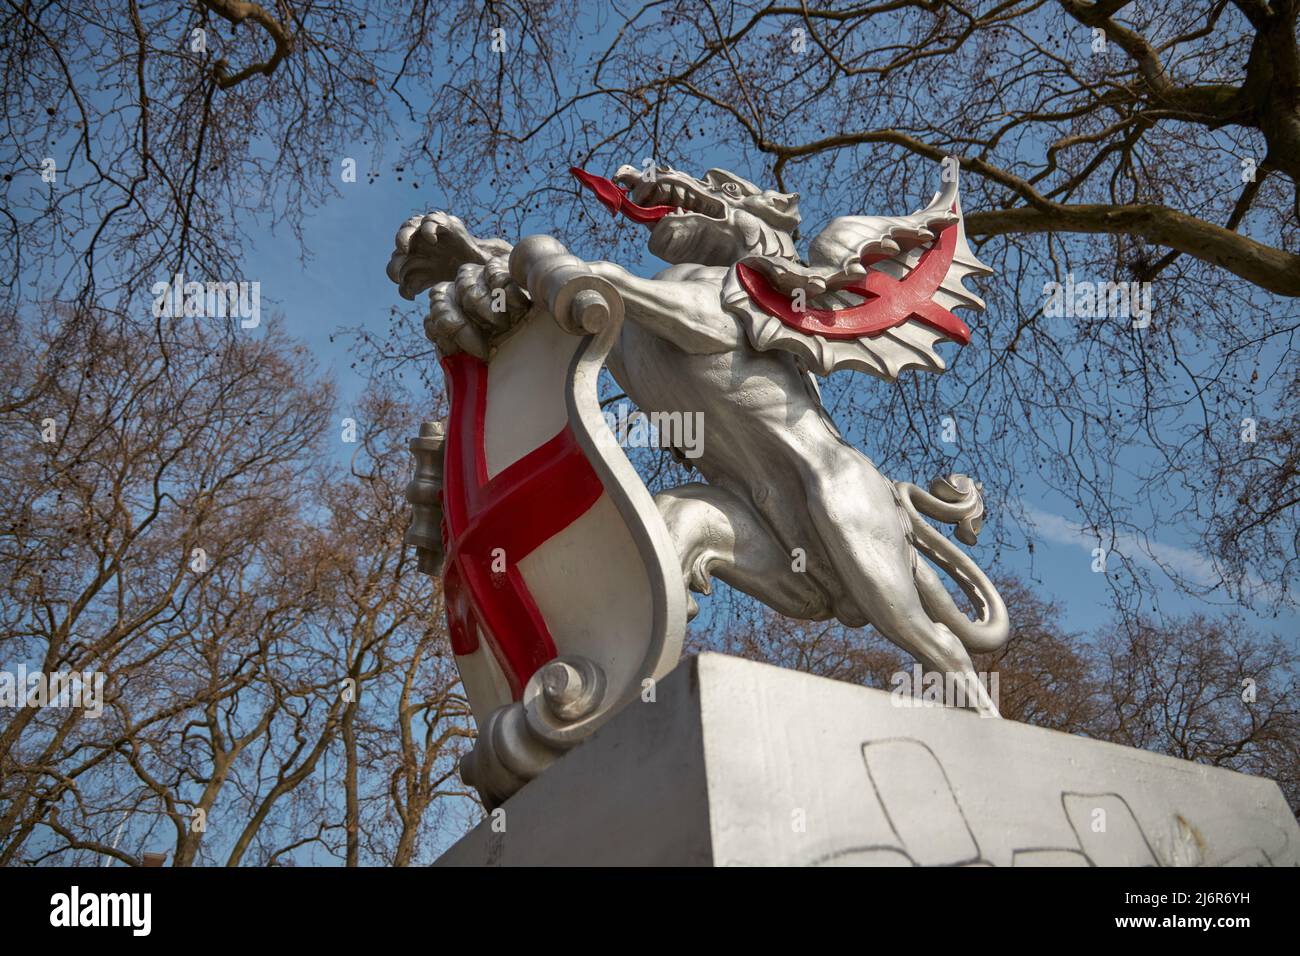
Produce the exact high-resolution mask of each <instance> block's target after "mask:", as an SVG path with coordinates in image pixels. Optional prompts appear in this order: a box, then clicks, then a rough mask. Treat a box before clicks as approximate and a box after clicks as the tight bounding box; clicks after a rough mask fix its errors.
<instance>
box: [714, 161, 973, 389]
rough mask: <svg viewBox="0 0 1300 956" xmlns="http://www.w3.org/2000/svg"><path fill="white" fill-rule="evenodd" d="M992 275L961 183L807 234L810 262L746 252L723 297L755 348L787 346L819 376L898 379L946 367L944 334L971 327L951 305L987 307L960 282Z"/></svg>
mask: <svg viewBox="0 0 1300 956" xmlns="http://www.w3.org/2000/svg"><path fill="white" fill-rule="evenodd" d="M974 274H980V275H991V274H992V270H991V269H989V268H988V267H987V266H986V265H984V264H983V263H982V262H980V261H979V260H978V259H977V258H976V257H975V253H974V252H973V251H972V250H971V248H970V245H969V244H968V243H967V242H966V230H965V226H964V220H963V217H962V213H961V204H960V200H959V197H958V189H957V181H956V178H955V177H954V179H953V181H952V182H950V183H946V184H945V186H944V188H943V190H942V191H941V192H939V193H938V194H936V195H935V197H934V199H933V200H932V201H931V203H930V205H928V206H926V207H925V208H924V209H921V210H919V211H917V212H915V213H913V214H912V215H910V216H893V217H887V216H842V217H840V218H838V219H833V220H831V222H830V224H829V225H828V226H827V227H826V229H825V230H824V231H823V232H822V233H821V234H820V235H819V236H817V238H816V239H814V240H813V242H812V244H811V246H810V247H809V251H808V265H803V264H802V263H800V262H797V261H794V260H792V259H784V258H781V257H779V256H748V257H746V258H744V259H742V260H740V261H739V262H738V263H736V265H734V266H733V267H732V268H731V271H730V272H729V273H728V274H727V278H726V280H725V281H724V283H723V289H722V304H723V307H724V308H726V309H727V310H728V311H729V312H731V313H732V314H733V315H735V316H736V317H737V318H738V319H740V321H741V324H742V325H744V327H745V331H746V334H747V335H748V337H749V340H750V342H751V344H752V345H753V346H754V348H756V349H760V350H767V349H781V350H783V351H787V352H793V353H794V354H795V355H796V356H798V357H799V358H800V359H802V360H803V362H804V364H805V365H806V366H807V367H808V368H809V369H810V370H811V371H813V372H814V373H816V374H818V375H829V374H831V372H834V371H835V370H837V369H841V368H856V369H861V370H862V371H864V372H867V373H868V374H871V375H875V376H876V377H878V378H883V379H885V380H886V381H890V382H892V381H894V380H895V379H896V378H897V377H898V374H899V372H901V371H903V370H905V369H911V368H919V369H926V370H929V371H933V372H942V371H943V370H944V368H945V367H946V366H945V365H944V361H943V358H942V357H941V356H940V355H939V353H938V352H937V351H935V346H936V345H937V344H938V343H939V342H942V341H953V342H957V343H958V344H960V345H965V344H966V343H967V342H969V341H970V330H969V329H968V328H967V327H966V325H965V323H963V322H962V321H961V320H960V319H958V318H957V317H956V316H955V315H953V313H952V310H953V309H955V308H958V307H964V308H972V309H983V308H984V301H983V300H982V299H980V297H979V296H977V295H975V294H974V293H972V292H971V291H970V290H968V289H967V288H966V287H965V286H964V285H963V284H962V280H963V279H965V278H966V277H967V276H969V275H974Z"/></svg>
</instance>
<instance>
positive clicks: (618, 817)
mask: <svg viewBox="0 0 1300 956" xmlns="http://www.w3.org/2000/svg"><path fill="white" fill-rule="evenodd" d="M503 809H504V811H505V812H504V817H502V816H501V815H498V817H497V819H496V830H494V827H493V822H494V821H493V819H492V818H488V819H486V820H484V821H483V822H482V823H481V824H479V826H478V827H476V828H475V829H474V830H472V831H471V832H470V833H468V834H467V835H466V836H465V837H464V838H463V839H461V840H460V842H458V843H457V844H456V845H455V846H453V847H452V848H451V849H450V850H449V851H448V852H447V853H446V854H445V855H444V856H443V857H442V858H441V859H440V860H439V861H438V864H439V865H444V866H447V865H451V866H456V865H507V866H509V865H597V866H604V865H698V866H709V865H719V866H722V865H869V866H909V865H952V864H974V865H995V866H1087V865H1089V864H1095V865H1103V866H1105V865H1113V866H1114V865H1117V866H1176V865H1192V866H1195V865H1210V866H1215V865H1256V864H1259V865H1270V864H1271V865H1295V864H1297V863H1300V828H1297V825H1296V821H1295V818H1294V817H1293V816H1292V814H1291V813H1290V811H1289V809H1288V807H1287V805H1286V802H1285V801H1284V800H1283V798H1282V793H1281V791H1280V790H1279V789H1278V787H1277V784H1275V783H1274V782H1272V781H1271V780H1266V779H1263V778H1259V777H1251V776H1246V775H1244V774H1239V773H1233V772H1231V771H1228V770H1220V769H1216V768H1213V767H1206V766H1201V765H1199V764H1193V763H1188V762H1186V761H1182V760H1176V759H1173V758H1170V757H1163V756H1158V755H1156V754H1151V753H1147V752H1145V751H1141V750H1133V749H1131V748H1127V747H1120V746H1117V745H1115V744H1108V743H1102V742H1099V741H1095V740H1087V739H1084V738H1082V737H1075V736H1071V735H1068V734H1062V733H1058V732H1055V731H1050V730H1043V729H1040V728H1036V727H1030V726H1027V725H1025V724H1019V723H1015V722H1012V721H1004V720H986V719H982V718H980V717H978V716H976V715H975V714H973V713H971V712H968V711H958V710H952V709H946V708H941V707H919V706H917V707H901V706H898V701H897V700H896V699H895V698H894V697H892V696H891V695H890V694H889V693H887V692H885V691H879V690H870V689H867V688H864V687H859V686H856V685H853V684H844V683H839V682H837V681H832V680H827V679H825V678H820V677H811V676H809V675H807V674H802V673H798V672H796V671H789V670H783V669H780V668H776V667H770V666H767V665H764V664H755V663H752V662H749V661H743V660H739V659H737V658H732V657H725V656H722V655H718V654H705V655H702V656H700V657H697V658H687V659H686V660H683V661H682V663H681V664H680V665H679V666H678V667H677V669H676V670H674V671H673V672H672V674H670V675H669V676H668V677H667V678H666V679H665V680H663V681H661V682H660V684H659V686H658V687H657V688H656V693H655V700H654V702H652V703H645V702H637V703H634V704H630V705H628V706H627V707H625V708H624V709H623V710H622V712H620V713H619V714H618V715H617V716H616V717H615V718H614V719H613V720H612V721H611V723H609V724H608V725H607V726H605V727H604V728H602V729H601V730H600V731H598V732H597V733H596V735H595V736H594V737H593V738H592V739H591V740H589V741H587V742H586V743H584V744H582V745H580V746H579V747H578V748H577V749H575V750H574V751H572V752H571V753H569V754H567V755H566V756H565V757H564V758H563V759H561V760H560V761H559V763H557V764H556V765H555V766H553V767H552V768H551V769H549V770H548V771H547V772H546V773H545V774H544V775H543V776H542V777H540V778H539V779H537V780H534V781H533V782H532V783H530V784H528V785H527V786H526V787H524V789H523V790H521V791H520V792H519V793H517V794H516V795H515V796H513V797H512V798H511V799H510V800H509V801H507V802H506V804H505V805H504V808H503ZM502 824H504V832H497V831H498V830H500V828H501V826H502Z"/></svg>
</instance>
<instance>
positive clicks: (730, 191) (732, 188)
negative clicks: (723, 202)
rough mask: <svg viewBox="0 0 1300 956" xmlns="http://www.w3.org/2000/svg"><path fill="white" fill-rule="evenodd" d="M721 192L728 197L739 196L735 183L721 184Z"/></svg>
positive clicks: (738, 189) (738, 188)
mask: <svg viewBox="0 0 1300 956" xmlns="http://www.w3.org/2000/svg"><path fill="white" fill-rule="evenodd" d="M722 191H723V192H724V193H726V194H727V195H728V196H739V195H740V187H739V186H737V185H736V184H735V183H723V184H722Z"/></svg>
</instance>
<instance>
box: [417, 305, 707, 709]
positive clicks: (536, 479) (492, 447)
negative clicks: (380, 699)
mask: <svg viewBox="0 0 1300 956" xmlns="http://www.w3.org/2000/svg"><path fill="white" fill-rule="evenodd" d="M617 334H618V328H617V327H616V326H614V325H613V324H611V326H610V327H608V328H605V329H603V330H602V331H601V332H600V333H598V334H594V335H573V334H570V333H568V332H565V331H564V330H562V329H561V328H560V326H559V325H558V324H557V322H556V321H555V319H554V318H553V317H552V316H551V314H550V313H549V312H547V311H545V310H544V309H543V308H541V307H534V308H533V310H532V311H531V312H530V313H529V314H528V316H527V317H526V318H525V319H524V320H523V322H522V323H521V324H520V325H519V327H518V328H517V329H516V330H515V331H514V332H513V333H512V334H511V335H510V336H509V337H508V338H506V339H505V340H504V341H503V342H501V343H500V344H499V345H498V347H497V348H496V350H495V351H494V353H493V355H492V357H491V359H490V361H486V362H485V361H482V360H480V359H477V358H474V357H473V356H470V355H467V354H464V353H460V354H455V355H450V356H447V357H446V358H444V360H443V370H444V374H445V376H446V380H447V383H448V388H449V391H450V395H451V414H450V416H449V419H448V423H447V438H446V444H445V446H444V460H443V476H444V477H443V491H442V496H443V544H444V549H445V552H446V555H447V560H446V565H445V569H444V572H443V573H444V578H443V586H444V597H445V602H446V609H447V621H448V625H449V628H450V631H451V640H452V649H453V651H454V652H455V654H456V661H457V664H458V665H459V667H460V672H461V677H462V681H463V683H464V685H465V690H466V693H467V694H468V696H469V699H470V704H471V707H472V708H473V711H474V714H475V717H476V719H477V720H478V722H479V724H480V726H482V722H483V720H484V719H485V717H486V716H487V715H488V714H490V713H491V712H492V711H493V710H495V709H496V708H498V707H501V706H504V705H506V704H509V703H511V702H512V701H517V700H519V699H520V696H521V694H522V692H523V688H524V687H525V685H526V684H527V683H528V680H529V678H530V677H532V675H533V674H534V673H535V672H536V671H537V670H538V668H540V667H541V666H542V665H543V664H545V663H546V662H547V661H550V660H552V659H554V658H555V657H557V656H559V655H579V656H582V657H585V658H586V659H588V660H591V661H593V662H595V663H596V664H597V665H598V666H599V667H600V668H601V670H602V671H603V672H604V675H605V681H606V692H605V698H606V703H605V704H603V705H602V709H605V708H609V709H612V708H613V707H614V706H617V704H618V703H620V702H622V701H624V700H627V699H630V698H631V697H633V696H635V695H636V694H637V693H639V692H640V689H641V685H642V682H643V681H644V680H645V679H647V678H652V677H658V676H660V674H661V672H662V671H664V670H667V669H668V668H670V667H671V666H672V664H673V663H674V662H675V661H676V660H677V657H678V654H679V653H680V646H681V638H682V634H683V632H684V629H685V615H686V611H685V589H684V586H683V584H682V578H681V572H680V570H679V567H678V561H677V557H676V553H675V551H674V549H673V547H672V544H671V541H670V539H669V536H668V531H667V528H666V527H665V525H664V522H663V519H662V518H661V517H660V515H659V511H658V509H657V508H656V506H655V504H654V500H653V499H652V498H651V496H650V494H649V492H648V491H647V490H646V488H645V485H644V484H643V483H642V481H641V480H640V478H639V477H638V476H637V474H636V471H635V470H634V469H633V467H632V464H631V463H630V462H629V461H628V459H627V457H626V455H625V454H624V453H623V450H622V449H621V448H620V447H619V446H618V442H617V440H616V438H615V437H614V435H613V433H612V432H611V430H610V428H609V426H608V425H607V424H606V421H605V418H604V416H603V415H602V414H601V409H600V404H599V401H598V395H597V384H598V376H599V373H600V369H601V367H602V366H603V363H604V360H605V357H606V356H607V355H608V353H609V349H610V347H611V346H612V344H613V342H614V341H615V337H616V336H617Z"/></svg>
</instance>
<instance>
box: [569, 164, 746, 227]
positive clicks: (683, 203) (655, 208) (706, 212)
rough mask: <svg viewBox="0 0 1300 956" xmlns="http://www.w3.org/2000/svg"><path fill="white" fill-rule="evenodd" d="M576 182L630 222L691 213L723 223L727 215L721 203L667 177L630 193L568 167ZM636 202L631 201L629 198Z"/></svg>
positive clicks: (600, 178) (573, 167)
mask: <svg viewBox="0 0 1300 956" xmlns="http://www.w3.org/2000/svg"><path fill="white" fill-rule="evenodd" d="M569 172H571V173H573V175H574V176H575V177H577V180H578V182H580V183H582V185H584V186H586V187H587V188H588V189H590V190H591V191H592V192H593V193H595V195H596V198H597V199H599V200H600V202H601V204H602V205H604V206H605V207H606V208H607V209H609V210H610V212H613V213H615V214H618V213H620V212H621V213H622V214H623V215H625V216H627V218H629V219H631V220H632V221H633V222H639V223H644V224H646V225H652V224H654V223H657V222H658V221H659V220H661V219H663V218H664V217H665V216H670V215H688V214H691V213H694V214H697V215H701V216H707V217H709V218H710V219H718V220H722V219H725V218H726V215H727V212H726V209H725V208H724V207H723V205H722V203H720V202H718V201H717V200H716V199H712V198H710V197H709V196H705V195H703V194H701V193H699V192H698V191H696V190H695V188H694V187H693V186H691V185H690V184H688V183H683V182H678V181H676V180H674V179H672V178H670V177H663V178H661V179H657V180H649V181H646V180H642V181H641V182H638V183H637V184H636V185H635V186H634V187H633V190H632V193H631V194H629V192H628V191H627V189H626V188H624V187H623V186H620V185H619V184H618V183H615V182H614V181H613V180H611V179H606V178H605V177H604V176H597V175H595V174H593V173H589V172H587V171H586V170H584V169H579V168H578V167H577V166H572V167H570V168H569ZM633 195H635V196H636V199H635V200H633V199H632V196H633Z"/></svg>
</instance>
